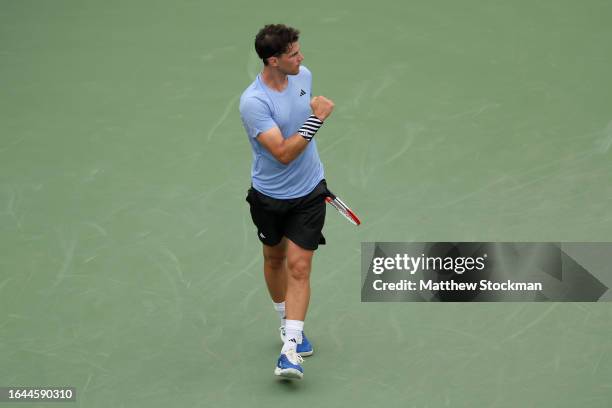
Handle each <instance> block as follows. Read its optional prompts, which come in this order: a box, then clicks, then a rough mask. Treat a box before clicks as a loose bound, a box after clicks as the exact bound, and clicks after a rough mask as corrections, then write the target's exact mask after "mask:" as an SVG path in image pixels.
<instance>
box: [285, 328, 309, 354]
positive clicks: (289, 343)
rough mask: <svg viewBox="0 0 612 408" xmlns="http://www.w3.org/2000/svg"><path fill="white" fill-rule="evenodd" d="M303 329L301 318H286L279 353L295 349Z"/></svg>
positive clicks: (300, 340)
mask: <svg viewBox="0 0 612 408" xmlns="http://www.w3.org/2000/svg"><path fill="white" fill-rule="evenodd" d="M303 330H304V322H303V321H302V320H287V321H286V323H285V333H286V337H285V344H283V349H282V350H281V353H285V352H287V351H288V350H289V349H293V350H295V349H296V348H297V345H298V344H300V343H301V342H302V331H303Z"/></svg>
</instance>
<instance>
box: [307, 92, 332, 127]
mask: <svg viewBox="0 0 612 408" xmlns="http://www.w3.org/2000/svg"><path fill="white" fill-rule="evenodd" d="M310 107H311V108H312V114H313V115H315V116H316V117H317V118H319V120H321V121H324V120H325V119H326V118H327V117H328V116H329V115H331V113H332V111H333V110H334V103H333V102H332V101H331V99H327V98H326V97H324V96H315V97H314V98H312V99H311V100H310Z"/></svg>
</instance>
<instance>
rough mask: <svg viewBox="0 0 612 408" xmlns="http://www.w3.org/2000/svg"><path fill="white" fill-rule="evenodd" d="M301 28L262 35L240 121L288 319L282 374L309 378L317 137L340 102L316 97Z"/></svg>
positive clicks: (255, 208) (319, 209) (269, 259)
mask: <svg viewBox="0 0 612 408" xmlns="http://www.w3.org/2000/svg"><path fill="white" fill-rule="evenodd" d="M298 40H299V31H298V30H296V29H294V28H291V27H287V26H285V25H283V24H270V25H266V26H265V27H264V28H262V29H261V30H260V31H259V33H258V34H257V36H256V37H255V50H256V51H257V54H258V56H259V57H260V58H261V59H262V61H263V64H264V65H263V70H262V71H261V73H260V74H259V75H258V76H257V78H256V79H255V81H253V83H252V84H251V85H250V86H249V87H248V88H247V89H246V90H245V91H244V93H243V94H242V97H241V98H240V116H241V118H242V123H243V125H244V128H245V130H246V133H247V136H248V139H249V142H250V144H251V148H252V150H253V164H252V167H251V179H252V187H251V189H249V192H248V195H247V201H248V202H249V205H250V211H251V218H252V219H253V223H254V224H255V226H256V227H257V236H258V237H259V240H260V241H261V242H262V244H263V256H264V276H265V280H266V284H267V286H268V291H269V292H270V296H271V297H272V301H273V302H274V308H275V309H276V310H277V312H278V313H279V316H280V318H281V338H282V339H283V348H282V350H281V354H280V357H279V358H278V361H277V364H276V367H275V370H274V373H275V374H276V375H278V376H282V377H287V378H302V377H303V372H304V370H303V368H302V365H301V363H302V356H309V355H311V354H312V353H313V348H312V345H311V344H310V342H309V341H308V339H307V338H306V336H305V335H304V319H305V317H306V310H307V309H308V302H309V300H310V270H311V265H312V257H313V255H314V251H315V250H316V249H317V248H318V245H319V244H324V243H325V238H324V237H323V234H322V232H321V231H322V229H323V224H324V222H325V196H326V195H327V194H328V192H327V186H326V184H325V180H324V173H323V165H322V164H321V160H320V158H319V153H318V151H317V145H316V141H315V140H314V138H313V137H314V135H315V134H316V133H317V131H318V130H319V128H320V127H321V126H322V125H323V122H324V121H325V120H326V119H327V117H328V116H329V115H330V114H331V113H332V111H333V108H334V104H333V102H332V101H331V100H329V99H327V98H325V97H323V96H316V97H312V95H311V92H312V74H311V73H310V71H309V70H308V69H307V68H306V67H304V66H301V63H302V60H303V59H304V57H303V55H302V53H301V50H300V44H299V42H298Z"/></svg>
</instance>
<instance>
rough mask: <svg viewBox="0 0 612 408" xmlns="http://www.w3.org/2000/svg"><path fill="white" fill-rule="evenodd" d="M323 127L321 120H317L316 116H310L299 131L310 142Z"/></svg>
mask: <svg viewBox="0 0 612 408" xmlns="http://www.w3.org/2000/svg"><path fill="white" fill-rule="evenodd" d="M322 125H323V122H322V121H321V120H319V118H317V117H316V116H315V115H310V117H309V118H308V119H306V122H304V124H303V125H302V127H301V128H300V130H298V133H299V134H300V135H302V137H303V138H304V139H306V140H308V141H309V142H310V141H311V140H312V138H313V136H314V135H315V133H317V130H319V128H321V126H322Z"/></svg>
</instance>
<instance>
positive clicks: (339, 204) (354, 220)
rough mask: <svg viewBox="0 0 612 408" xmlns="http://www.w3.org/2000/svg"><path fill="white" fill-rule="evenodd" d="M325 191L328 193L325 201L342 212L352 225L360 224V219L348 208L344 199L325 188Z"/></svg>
mask: <svg viewBox="0 0 612 408" xmlns="http://www.w3.org/2000/svg"><path fill="white" fill-rule="evenodd" d="M327 192H328V193H329V195H328V196H327V197H325V201H327V202H328V203H329V204H331V205H332V207H334V208H335V209H336V210H338V212H339V213H340V214H342V216H343V217H344V218H346V219H347V220H348V222H350V223H351V224H353V225H359V224H361V221H360V220H359V218H358V217H357V215H356V214H355V213H354V212H353V210H351V209H350V208H349V206H348V205H346V204H345V203H344V201H342V200H341V199H340V197H337V196H336V195H335V194H334V193H332V192H331V191H329V190H327Z"/></svg>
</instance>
